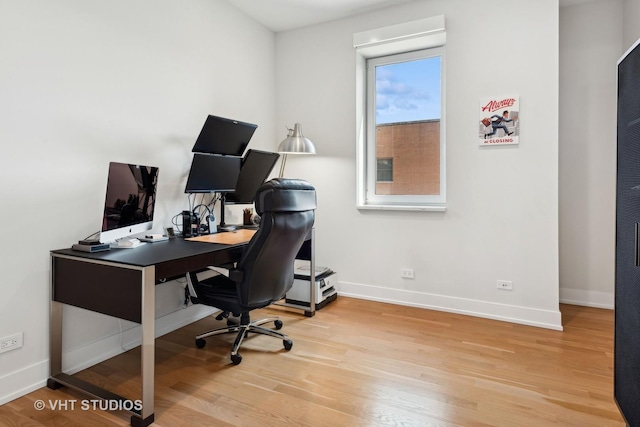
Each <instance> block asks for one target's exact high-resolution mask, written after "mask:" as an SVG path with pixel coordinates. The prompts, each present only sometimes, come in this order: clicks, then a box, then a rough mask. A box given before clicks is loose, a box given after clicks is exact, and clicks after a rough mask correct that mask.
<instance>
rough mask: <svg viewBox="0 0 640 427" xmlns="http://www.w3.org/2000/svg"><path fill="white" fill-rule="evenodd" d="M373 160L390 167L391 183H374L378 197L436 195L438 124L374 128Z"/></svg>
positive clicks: (438, 166)
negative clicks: (384, 162) (382, 162)
mask: <svg viewBox="0 0 640 427" xmlns="http://www.w3.org/2000/svg"><path fill="white" fill-rule="evenodd" d="M376 159H378V160H383V159H391V162H386V163H391V164H392V165H393V167H392V179H391V181H380V180H378V181H377V182H376V194H377V195H438V194H439V193H440V120H439V119H436V120H420V121H414V122H401V123H386V124H381V125H377V126H376ZM378 164H380V162H378ZM378 176H386V175H385V174H381V175H378Z"/></svg>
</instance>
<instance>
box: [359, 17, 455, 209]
mask: <svg viewBox="0 0 640 427" xmlns="http://www.w3.org/2000/svg"><path fill="white" fill-rule="evenodd" d="M445 44H446V32H445V28H444V16H442V15H440V16H434V17H431V18H425V19H420V20H417V21H411V22H407V23H403V24H398V25H394V26H390V27H383V28H378V29H374V30H369V31H364V32H361V33H356V34H354V35H353V45H354V48H355V53H356V207H357V208H358V209H381V210H384V209H392V210H418V211H445V210H446V135H445V134H446V132H445V130H446V125H445V119H446V117H445V112H446V94H445V88H446V57H445V53H446V52H445ZM432 49H433V50H432ZM436 50H438V51H439V52H438V54H439V55H440V56H441V64H440V66H441V82H440V86H441V117H440V194H439V195H437V196H397V195H393V196H392V195H378V196H377V197H371V196H372V195H375V174H376V170H375V165H376V163H375V158H374V160H373V163H372V164H371V163H370V160H369V156H368V154H371V150H373V153H374V156H373V157H375V119H374V120H373V121H367V116H368V115H370V114H371V113H370V112H369V111H367V109H368V108H369V107H368V100H369V99H370V98H371V97H370V95H368V94H367V92H368V89H369V88H368V85H367V60H368V59H370V58H378V57H385V56H390V55H395V54H405V53H408V52H413V51H425V52H429V51H431V52H435V51H436ZM429 56H433V55H429ZM373 114H374V115H373V116H372V117H374V118H375V106H374V112H373ZM371 122H373V126H371ZM371 128H373V129H371ZM372 133H373V135H374V139H373V143H372V142H371V140H370V138H368V136H369V135H371V134H372ZM370 144H373V147H372V149H371V148H369V147H370ZM370 176H373V180H370V179H369V177H370ZM371 181H373V185H374V186H373V187H371V184H370V183H371Z"/></svg>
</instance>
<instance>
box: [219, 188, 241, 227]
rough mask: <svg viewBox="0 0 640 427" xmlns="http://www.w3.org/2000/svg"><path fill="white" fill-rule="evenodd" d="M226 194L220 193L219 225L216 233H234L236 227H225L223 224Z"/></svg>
mask: <svg viewBox="0 0 640 427" xmlns="http://www.w3.org/2000/svg"><path fill="white" fill-rule="evenodd" d="M226 195H227V193H220V224H218V231H235V230H237V228H238V227H236V226H235V225H227V224H226V223H225V222H224V202H225V199H226Z"/></svg>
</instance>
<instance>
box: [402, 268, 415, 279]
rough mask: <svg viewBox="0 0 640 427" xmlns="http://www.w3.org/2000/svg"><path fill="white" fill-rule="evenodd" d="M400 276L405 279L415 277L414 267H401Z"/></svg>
mask: <svg viewBox="0 0 640 427" xmlns="http://www.w3.org/2000/svg"><path fill="white" fill-rule="evenodd" d="M400 277H402V278H403V279H413V277H414V276H413V268H401V269H400Z"/></svg>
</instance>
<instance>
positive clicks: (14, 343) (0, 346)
mask: <svg viewBox="0 0 640 427" xmlns="http://www.w3.org/2000/svg"><path fill="white" fill-rule="evenodd" d="M20 347H22V332H20V333H19V334H14V335H11V336H9V337H4V338H1V339H0V353H4V352H6V351H11V350H15V349H16V348H20Z"/></svg>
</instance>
